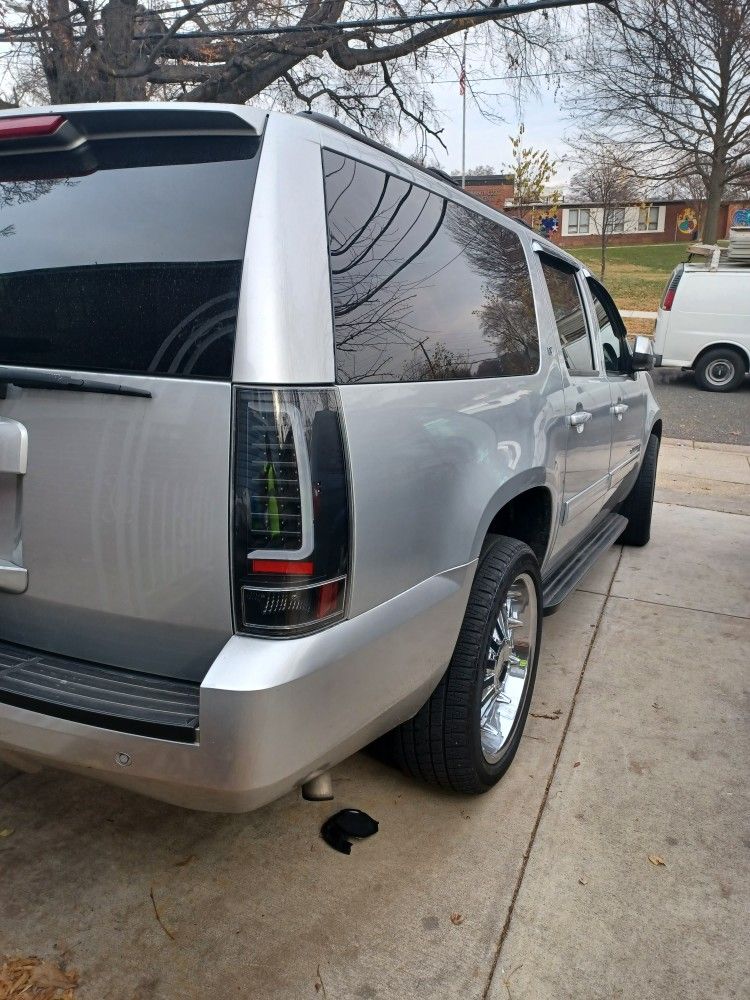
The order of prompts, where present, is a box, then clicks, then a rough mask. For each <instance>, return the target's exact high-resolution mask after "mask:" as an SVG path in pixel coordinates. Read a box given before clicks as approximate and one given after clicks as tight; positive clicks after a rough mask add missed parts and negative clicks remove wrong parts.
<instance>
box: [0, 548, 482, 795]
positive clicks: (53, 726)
mask: <svg viewBox="0 0 750 1000" xmlns="http://www.w3.org/2000/svg"><path fill="white" fill-rule="evenodd" d="M475 567H476V563H475V562H472V563H469V564H467V565H465V566H460V567H458V568H456V569H453V570H450V571H448V572H445V573H442V574H440V575H438V576H434V577H432V578H430V579H429V580H426V581H424V582H422V583H420V584H418V585H417V586H416V587H413V588H412V589H411V590H408V591H406V592H405V593H403V594H400V595H398V596H397V597H395V598H393V599H392V600H390V601H387V602H386V603H385V604H381V605H379V606H378V607H376V608H373V609H372V610H371V611H368V612H366V613H364V614H361V615H358V616H357V617H355V618H353V619H351V620H349V621H344V622H341V623H340V624H338V625H335V626H333V627H332V628H330V629H328V630H326V631H324V632H321V633H318V634H317V635H312V636H308V637H305V638H301V639H287V640H269V639H255V638H248V637H242V636H233V637H232V638H231V639H230V640H229V641H228V642H227V644H226V645H225V647H224V648H223V650H222V651H221V653H220V654H219V656H218V657H217V658H216V660H215V661H214V663H213V664H212V666H211V668H210V670H209V671H208V674H207V675H206V677H205V679H204V681H203V683H202V685H201V689H200V716H199V723H200V729H199V739H198V741H197V742H196V743H194V744H186V743H180V742H173V741H171V740H165V739H156V738H153V737H149V736H139V735H134V734H133V733H123V732H114V731H112V730H109V729H103V728H99V727H96V726H92V725H86V724H83V723H81V722H75V721H70V720H65V719H60V718H57V717H54V716H50V715H45V714H42V713H41V712H36V711H29V710H28V709H26V708H21V707H17V706H12V705H7V704H0V756H2V753H3V751H6V752H7V753H8V756H9V758H12V759H13V760H14V761H16V762H21V763H29V764H42V765H49V766H52V767H57V768H62V769H65V770H70V771H75V772H77V773H81V774H85V775H88V776H90V777H94V778H99V779H101V780H104V781H107V782H109V783H111V784H116V785H121V786H123V787H125V788H129V789H132V790H133V791H137V792H141V793H143V794H145V795H150V796H152V797H154V798H158V799H162V800H164V801H166V802H171V803H174V804H176V805H180V806H185V807H187V808H191V809H206V810H212V811H218V812H244V811H246V810H250V809H255V808H257V807H258V806H262V805H264V804H265V803H267V802H270V801H272V800H273V799H275V798H278V797H279V796H280V795H283V794H284V793H285V792H287V791H289V790H290V789H291V788H293V787H294V786H295V785H298V784H301V783H302V782H303V781H305V780H307V779H308V778H309V777H312V776H313V775H314V774H316V773H320V772H321V771H324V770H326V769H327V768H329V767H331V766H332V765H333V764H336V763H337V762H338V761H340V760H342V759H343V758H344V757H347V756H348V755H349V754H351V753H353V752H354V751H355V750H358V749H360V748H361V747H363V746H365V745H366V744H367V743H369V742H370V741H371V740H373V739H374V738H376V737H377V736H379V735H381V734H382V733H384V732H387V731H388V730H389V729H391V728H392V727H393V726H395V725H397V724H398V723H400V722H403V721H404V720H405V719H407V718H409V717H410V716H411V715H413V714H414V713H415V712H416V711H417V710H418V709H419V707H420V706H421V705H422V704H423V703H424V701H425V700H426V699H427V697H428V696H429V694H430V692H431V691H432V690H433V688H434V687H435V685H436V684H437V682H438V680H439V679H440V677H441V675H442V674H443V672H444V670H445V668H446V666H447V664H448V661H449V660H450V657H451V654H452V652H453V646H454V645H455V641H456V637H457V635H458V631H459V628H460V624H461V619H462V617H463V613H464V610H465V608H466V603H467V600H468V595H469V590H470V588H471V582H472V579H473V576H474V570H475Z"/></svg>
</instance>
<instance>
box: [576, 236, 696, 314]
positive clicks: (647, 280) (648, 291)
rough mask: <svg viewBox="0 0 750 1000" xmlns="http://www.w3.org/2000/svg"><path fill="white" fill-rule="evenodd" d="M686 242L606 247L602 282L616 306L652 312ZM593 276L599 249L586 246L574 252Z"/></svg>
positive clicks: (684, 257)
mask: <svg viewBox="0 0 750 1000" xmlns="http://www.w3.org/2000/svg"><path fill="white" fill-rule="evenodd" d="M687 250H688V244H687V243H653V244H647V245H645V246H619V247H609V248H608V249H607V266H606V269H605V272H604V284H605V285H606V286H607V288H608V290H609V291H610V293H611V295H612V296H613V298H614V300H615V302H616V303H617V305H618V306H619V308H620V309H638V310H643V311H647V312H653V311H655V310H656V309H658V308H659V300H660V298H661V294H662V292H663V291H664V286H665V285H666V283H667V278H669V275H670V274H671V273H672V271H673V269H674V268H675V267H676V265H677V264H679V263H680V262H681V261H683V260H687ZM575 255H576V257H578V258H579V259H580V260H582V261H583V263H584V264H586V266H587V267H588V268H589V269H590V270H591V273H592V274H594V275H597V276H598V275H599V261H600V257H601V251H600V250H599V248H598V247H586V248H583V247H582V248H581V249H580V250H576V251H575Z"/></svg>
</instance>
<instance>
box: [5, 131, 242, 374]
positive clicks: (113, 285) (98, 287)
mask: <svg viewBox="0 0 750 1000" xmlns="http://www.w3.org/2000/svg"><path fill="white" fill-rule="evenodd" d="M89 145H90V146H92V147H95V148H94V149H93V150H92V151H91V155H92V156H93V161H92V162H88V164H87V166H86V168H85V170H86V171H88V172H85V171H83V172H82V171H81V169H79V168H77V167H76V165H75V164H71V163H68V161H67V160H66V159H65V158H64V156H62V155H60V157H59V166H60V172H61V173H62V176H59V177H57V178H53V179H48V178H49V174H50V166H49V163H47V162H46V157H45V163H44V169H43V171H42V170H40V171H39V172H38V173H37V174H36V175H35V174H34V173H33V172H32V173H31V174H30V175H29V172H28V171H24V170H22V169H21V168H20V167H16V165H15V163H11V162H10V160H11V158H10V157H8V158H7V159H5V158H0V364H6V365H29V366H32V367H49V368H63V369H83V370H90V371H108V372H118V373H134V374H153V375H173V376H182V377H185V376H192V377H194V378H221V379H228V378H230V377H231V370H232V358H233V349H234V336H235V324H236V316H237V300H238V296H239V289H240V277H241V271H242V260H243V256H244V252H245V242H246V238H247V227H248V220H249V214H250V200H251V196H252V187H253V181H254V176H255V169H256V162H257V151H258V140H257V138H255V137H252V138H251V137H241V138H237V137H222V136H218V137H211V138H209V139H205V138H204V139H203V140H202V142H201V143H196V142H195V141H194V140H187V139H185V140H183V139H181V138H180V137H169V138H165V137H163V136H161V137H158V138H154V137H139V138H138V139H108V140H104V141H101V142H100V143H94V142H91V143H90V144H89ZM56 155H58V154H47V157H53V156H56ZM37 159H41V158H40V157H38V158H37ZM92 165H93V169H92ZM14 170H18V176H19V177H22V178H23V179H13V171H14Z"/></svg>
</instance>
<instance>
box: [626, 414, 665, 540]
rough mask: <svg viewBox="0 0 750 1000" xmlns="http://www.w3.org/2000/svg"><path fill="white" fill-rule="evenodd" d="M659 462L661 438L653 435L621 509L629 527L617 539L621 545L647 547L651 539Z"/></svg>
mask: <svg viewBox="0 0 750 1000" xmlns="http://www.w3.org/2000/svg"><path fill="white" fill-rule="evenodd" d="M658 460H659V438H658V437H657V436H656V434H652V435H651V437H650V438H649V439H648V444H647V445H646V454H645V455H644V456H643V463H642V464H641V468H640V471H639V472H638V478H637V479H636V481H635V483H633V488H632V489H631V491H630V493H628V495H627V497H626V498H625V501H624V503H623V505H622V507H621V508H620V513H621V514H624V515H625V517H627V519H628V526H627V528H625V530H624V531H623V533H622V534H621V535H620V537H619V538H618V539H617V541H618V543H619V544H620V545H645V544H646V543H647V542H648V540H649V538H650V537H651V515H652V513H653V510H654V490H655V489H656V464H657V462H658Z"/></svg>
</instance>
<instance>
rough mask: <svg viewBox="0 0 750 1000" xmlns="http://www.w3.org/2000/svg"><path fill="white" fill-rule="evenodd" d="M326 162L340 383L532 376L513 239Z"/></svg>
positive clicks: (465, 214) (526, 304)
mask: <svg viewBox="0 0 750 1000" xmlns="http://www.w3.org/2000/svg"><path fill="white" fill-rule="evenodd" d="M323 165H324V171H325V187H326V203H327V211H328V239H329V252H330V263H331V284H332V288H333V306H334V329H335V338H336V341H335V343H336V378H337V380H338V381H339V382H421V381H436V380H443V379H467V378H493V377H498V376H509V375H529V374H532V373H533V372H535V371H536V370H537V368H538V367H539V336H538V331H537V323H536V312H535V309H534V295H533V292H532V287H531V280H530V278H529V272H528V268H527V265H526V258H525V255H524V252H523V247H522V246H521V242H520V240H519V238H518V236H516V234H515V233H514V232H512V231H511V230H510V229H508V228H506V227H505V226H503V225H501V224H499V223H497V222H495V221H493V220H492V219H488V218H487V217H486V216H484V215H480V214H479V213H478V212H472V211H469V210H468V209H466V208H463V207H462V206H460V205H457V204H456V203H455V202H453V201H451V200H450V199H448V198H445V197H444V196H442V195H440V194H438V193H436V192H434V191H429V190H427V189H425V188H423V187H419V186H418V185H416V184H413V183H410V182H408V181H406V180H403V179H401V178H399V177H395V176H393V175H392V174H388V173H385V172H384V171H382V170H378V169H376V168H374V167H371V166H368V165H366V164H363V163H360V162H359V161H357V160H353V159H349V158H348V157H344V156H341V155H340V154H338V153H333V152H329V151H326V152H325V153H324V159H323Z"/></svg>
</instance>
